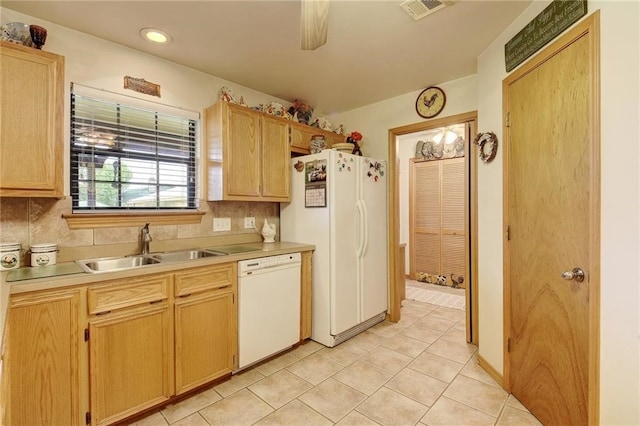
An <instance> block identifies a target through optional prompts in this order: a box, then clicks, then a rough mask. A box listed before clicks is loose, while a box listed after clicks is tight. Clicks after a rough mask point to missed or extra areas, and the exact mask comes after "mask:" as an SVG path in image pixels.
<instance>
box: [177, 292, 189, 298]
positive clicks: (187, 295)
mask: <svg viewBox="0 0 640 426" xmlns="http://www.w3.org/2000/svg"><path fill="white" fill-rule="evenodd" d="M189 296H191V293H187V294H181V295H180V296H179V297H189Z"/></svg>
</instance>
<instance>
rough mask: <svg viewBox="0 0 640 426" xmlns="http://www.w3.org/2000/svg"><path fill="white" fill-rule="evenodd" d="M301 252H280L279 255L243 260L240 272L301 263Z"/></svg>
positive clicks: (240, 264)
mask: <svg viewBox="0 0 640 426" xmlns="http://www.w3.org/2000/svg"><path fill="white" fill-rule="evenodd" d="M301 259H302V256H301V255H300V253H290V254H280V255H277V256H268V257H259V258H257V259H249V260H241V261H239V262H238V274H239V275H240V274H242V273H246V272H251V271H255V270H257V269H265V268H273V267H276V266H286V265H290V266H293V265H295V264H297V263H301V261H302V260H301Z"/></svg>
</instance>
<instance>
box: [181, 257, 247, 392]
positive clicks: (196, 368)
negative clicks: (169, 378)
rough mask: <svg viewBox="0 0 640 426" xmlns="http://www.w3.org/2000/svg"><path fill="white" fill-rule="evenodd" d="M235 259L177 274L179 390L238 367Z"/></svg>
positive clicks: (197, 384)
mask: <svg viewBox="0 0 640 426" xmlns="http://www.w3.org/2000/svg"><path fill="white" fill-rule="evenodd" d="M236 271H237V268H236V263H233V264H224V265H216V266H210V267H202V268H194V269H191V270H187V271H184V272H179V273H176V275H175V283H176V286H175V294H176V301H175V352H176V359H175V374H176V395H180V394H182V393H184V392H187V391H189V390H191V389H194V388H196V387H198V386H200V385H203V384H205V383H207V382H210V381H212V380H215V379H217V378H219V377H222V376H224V375H226V374H231V372H232V371H233V370H234V368H236V367H237V359H238V357H237V353H238V305H237V272H236Z"/></svg>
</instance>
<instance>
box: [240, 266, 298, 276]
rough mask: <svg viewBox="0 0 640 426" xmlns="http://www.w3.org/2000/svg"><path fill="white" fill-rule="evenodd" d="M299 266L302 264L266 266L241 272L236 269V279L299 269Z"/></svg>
mask: <svg viewBox="0 0 640 426" xmlns="http://www.w3.org/2000/svg"><path fill="white" fill-rule="evenodd" d="M301 264H302V262H294V263H285V264H283V265H277V266H268V267H265V268H256V269H250V270H244V271H241V270H240V268H238V277H240V278H243V277H252V276H254V275H261V274H269V273H273V272H277V271H283V270H285V269H291V268H300V266H301Z"/></svg>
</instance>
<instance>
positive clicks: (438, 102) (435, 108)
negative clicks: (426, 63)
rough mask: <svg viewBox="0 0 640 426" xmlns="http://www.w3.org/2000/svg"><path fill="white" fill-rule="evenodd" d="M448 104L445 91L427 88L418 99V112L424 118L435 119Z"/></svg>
mask: <svg viewBox="0 0 640 426" xmlns="http://www.w3.org/2000/svg"><path fill="white" fill-rule="evenodd" d="M446 103H447V97H446V96H445V94H444V90H442V89H441V88H439V87H435V86H431V87H427V88H426V89H424V90H423V91H422V93H420V94H419V95H418V99H416V111H417V112H418V115H419V116H420V117H423V118H433V117H435V116H436V115H438V114H440V113H441V112H442V110H443V109H444V104H446Z"/></svg>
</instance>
